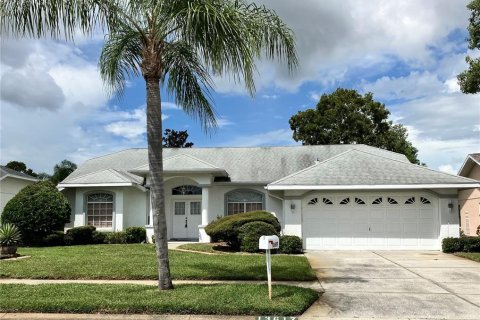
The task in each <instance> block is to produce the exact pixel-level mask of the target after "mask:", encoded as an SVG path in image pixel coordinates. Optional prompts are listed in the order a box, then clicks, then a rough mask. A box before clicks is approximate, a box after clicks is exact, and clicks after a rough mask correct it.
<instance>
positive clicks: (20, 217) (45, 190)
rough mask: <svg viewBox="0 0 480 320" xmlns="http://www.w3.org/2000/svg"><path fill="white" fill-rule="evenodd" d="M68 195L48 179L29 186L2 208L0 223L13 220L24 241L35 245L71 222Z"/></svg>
mask: <svg viewBox="0 0 480 320" xmlns="http://www.w3.org/2000/svg"><path fill="white" fill-rule="evenodd" d="M70 212H71V210H70V205H69V204H68V201H67V198H65V196H64V195H63V194H62V193H61V192H59V191H58V190H57V189H56V188H55V186H54V185H53V184H52V183H51V182H49V181H41V182H37V183H34V184H32V185H29V186H27V187H25V188H23V189H22V190H20V192H19V193H17V194H16V195H15V196H14V197H13V198H12V199H11V200H10V201H8V203H7V205H6V206H5V208H4V209H3V213H2V216H1V222H2V224H4V223H12V224H14V225H16V226H17V228H18V229H19V230H20V232H21V233H22V240H23V242H24V244H27V245H31V244H37V243H38V242H39V240H41V239H42V238H43V237H44V236H46V235H48V234H51V233H52V232H53V231H58V230H62V229H63V227H64V225H65V223H67V222H69V221H70Z"/></svg>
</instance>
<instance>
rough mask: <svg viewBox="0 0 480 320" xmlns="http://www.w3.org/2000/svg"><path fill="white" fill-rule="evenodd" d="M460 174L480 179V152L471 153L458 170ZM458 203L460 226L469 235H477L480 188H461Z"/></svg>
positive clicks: (479, 220) (479, 215) (479, 212)
mask: <svg viewBox="0 0 480 320" xmlns="http://www.w3.org/2000/svg"><path fill="white" fill-rule="evenodd" d="M458 175H459V176H462V177H466V178H470V179H474V180H480V153H472V154H469V155H468V156H467V158H466V159H465V161H464V162H463V165H462V167H461V168H460V170H459V171H458ZM479 183H480V181H479ZM458 203H459V205H460V226H461V229H462V231H463V233H465V235H467V236H475V235H476V234H477V228H480V188H478V187H477V188H471V189H466V190H460V191H459V192H458Z"/></svg>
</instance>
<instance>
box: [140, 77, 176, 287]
mask: <svg viewBox="0 0 480 320" xmlns="http://www.w3.org/2000/svg"><path fill="white" fill-rule="evenodd" d="M145 81H146V85H147V139H148V165H149V166H150V179H151V181H150V194H151V197H152V198H151V199H152V211H153V231H154V233H155V248H156V253H157V260H158V288H159V289H160V290H167V289H173V284H172V277H171V275H170V264H169V261H168V241H167V220H166V217H165V193H164V191H165V190H164V183H163V159H162V153H163V151H162V112H161V100H160V82H159V79H158V78H153V79H152V78H146V79H145Z"/></svg>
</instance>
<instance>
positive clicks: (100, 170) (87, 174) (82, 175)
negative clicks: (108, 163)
mask: <svg viewBox="0 0 480 320" xmlns="http://www.w3.org/2000/svg"><path fill="white" fill-rule="evenodd" d="M110 169H111V168H103V169H98V170H95V171H92V172H89V173H85V174H81V175H79V176H76V177H73V178H72V180H74V179H78V178H82V177H85V176H89V175H92V174H94V173H98V172H102V171H109V170H110ZM69 177H70V176H67V177H66V178H65V179H63V180H62V181H61V182H64V181H65V180H67V179H68V178H69Z"/></svg>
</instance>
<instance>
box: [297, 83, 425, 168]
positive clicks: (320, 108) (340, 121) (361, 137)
mask: <svg viewBox="0 0 480 320" xmlns="http://www.w3.org/2000/svg"><path fill="white" fill-rule="evenodd" d="M389 114H390V111H388V110H387V108H386V107H385V105H384V104H382V103H380V102H378V101H374V100H373V95H372V94H371V93H366V94H365V95H363V96H362V95H361V94H359V93H358V92H357V91H355V90H349V89H341V88H339V89H337V90H336V91H335V92H333V93H331V94H323V95H322V96H321V98H320V101H319V102H318V104H317V106H316V108H315V109H307V110H305V111H299V112H298V113H297V114H296V115H293V116H292V117H291V118H290V121H289V123H290V128H291V129H292V130H293V139H294V140H295V141H301V142H302V143H303V144H304V145H318V144H358V143H361V144H366V145H370V146H374V147H378V148H382V149H386V150H390V151H394V152H399V153H403V154H404V155H405V156H406V157H407V158H408V159H409V160H410V161H411V162H412V163H417V164H418V163H419V161H418V159H417V152H418V150H417V149H416V148H415V147H413V145H412V143H411V142H409V141H408V140H407V137H408V134H407V129H406V128H405V127H404V126H403V125H401V124H393V123H392V121H389V120H388V116H389Z"/></svg>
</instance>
